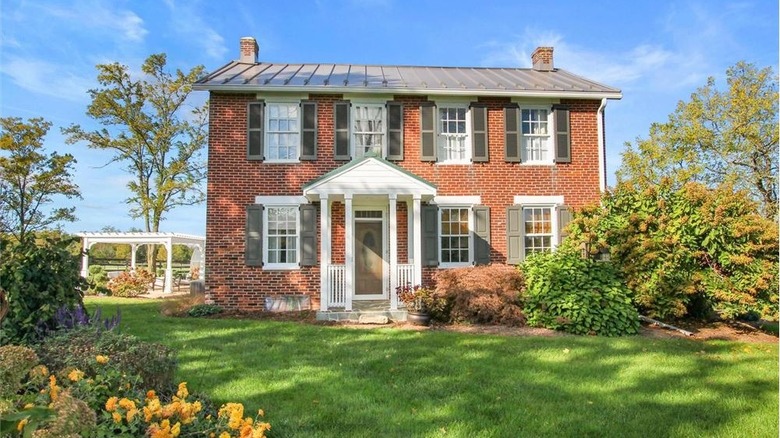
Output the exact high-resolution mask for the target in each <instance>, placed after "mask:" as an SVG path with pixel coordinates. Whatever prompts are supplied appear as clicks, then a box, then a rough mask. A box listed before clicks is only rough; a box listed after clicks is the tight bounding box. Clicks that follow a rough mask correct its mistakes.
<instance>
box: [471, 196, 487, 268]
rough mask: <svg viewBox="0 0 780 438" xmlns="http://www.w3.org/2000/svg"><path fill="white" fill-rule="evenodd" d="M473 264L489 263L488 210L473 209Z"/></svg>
mask: <svg viewBox="0 0 780 438" xmlns="http://www.w3.org/2000/svg"><path fill="white" fill-rule="evenodd" d="M474 263H475V264H477V265H487V264H489V263H490V208H489V207H486V206H484V205H479V206H476V207H474Z"/></svg>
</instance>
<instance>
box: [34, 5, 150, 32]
mask: <svg viewBox="0 0 780 438" xmlns="http://www.w3.org/2000/svg"><path fill="white" fill-rule="evenodd" d="M110 4H111V3H105V2H96V1H92V0H82V1H76V2H73V3H72V4H69V5H67V6H54V5H38V8H39V10H40V11H41V12H42V13H43V14H45V15H48V16H51V17H53V18H57V19H59V20H62V21H61V23H69V24H70V25H71V26H74V27H79V28H82V29H83V28H88V29H93V30H99V31H102V32H105V33H106V34H107V35H108V36H117V37H118V38H119V39H121V40H124V41H129V42H141V41H143V40H144V38H145V37H146V35H147V34H148V33H149V31H147V30H146V28H145V27H144V20H143V19H142V18H141V17H139V16H138V15H136V14H135V12H133V11H130V10H114V9H110V8H109V7H108V5H110Z"/></svg>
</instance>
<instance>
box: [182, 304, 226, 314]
mask: <svg viewBox="0 0 780 438" xmlns="http://www.w3.org/2000/svg"><path fill="white" fill-rule="evenodd" d="M217 313H222V307H219V306H217V305H216V304H196V305H194V306H192V307H191V308H190V310H188V311H187V315H189V316H194V317H199V316H209V315H216V314H217Z"/></svg>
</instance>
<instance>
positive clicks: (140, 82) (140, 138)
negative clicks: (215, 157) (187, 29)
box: [63, 54, 207, 267]
mask: <svg viewBox="0 0 780 438" xmlns="http://www.w3.org/2000/svg"><path fill="white" fill-rule="evenodd" d="M165 67H166V55H165V54H154V55H151V56H149V57H148V58H147V59H146V61H144V63H143V65H142V67H141V71H142V72H143V74H144V75H145V76H144V77H142V78H140V79H135V78H133V77H131V74H130V71H129V69H128V67H127V66H125V65H121V64H118V63H113V64H100V65H98V66H97V69H98V78H97V79H98V83H99V84H100V88H97V89H93V90H90V91H89V94H90V96H91V98H92V102H91V103H90V104H89V106H88V108H87V115H89V116H90V117H92V118H93V119H95V120H97V121H98V122H100V124H102V125H104V128H102V129H100V130H96V131H88V130H85V129H83V128H82V127H81V126H79V125H71V126H70V127H68V128H67V129H65V130H64V131H63V132H64V133H65V134H67V135H68V142H69V143H74V142H78V141H86V142H87V144H88V145H89V147H91V148H95V149H105V150H110V151H113V153H114V155H113V158H112V159H111V161H110V162H109V163H111V162H121V163H122V164H124V165H125V168H124V169H125V171H127V172H128V173H130V174H131V175H133V176H134V179H133V180H132V181H131V182H130V183H128V185H127V187H128V189H129V190H130V193H131V196H130V197H129V198H128V199H127V202H128V204H130V205H132V206H133V207H132V209H131V210H130V215H131V216H132V217H133V218H141V219H143V221H144V227H145V230H146V231H151V232H157V231H159V230H160V223H161V222H162V221H163V219H164V218H165V214H166V213H168V212H169V211H171V210H172V209H174V208H175V207H178V206H183V205H194V204H198V203H200V202H203V199H204V198H205V196H204V193H203V190H202V187H201V182H202V181H203V180H204V179H205V176H206V173H205V165H204V163H203V160H202V151H203V149H204V146H205V145H206V141H207V130H206V127H207V105H203V106H200V107H194V108H191V109H190V110H189V111H186V109H185V107H187V106H188V105H187V98H188V96H189V95H190V92H191V91H192V83H193V82H195V80H197V79H198V77H199V76H200V75H201V74H202V73H203V67H202V66H197V67H195V68H193V69H191V70H190V71H189V72H187V73H186V74H185V73H183V72H182V71H181V70H178V69H177V70H176V72H175V73H169V72H168V71H166V69H165ZM148 254H149V257H147V260H148V261H149V264H150V267H151V265H152V264H153V263H154V251H149V252H148Z"/></svg>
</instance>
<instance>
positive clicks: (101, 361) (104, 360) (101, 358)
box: [95, 354, 108, 365]
mask: <svg viewBox="0 0 780 438" xmlns="http://www.w3.org/2000/svg"><path fill="white" fill-rule="evenodd" d="M95 361H97V363H99V364H101V365H103V364H106V363H108V356H103V355H100V354H98V355H97V356H95Z"/></svg>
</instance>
